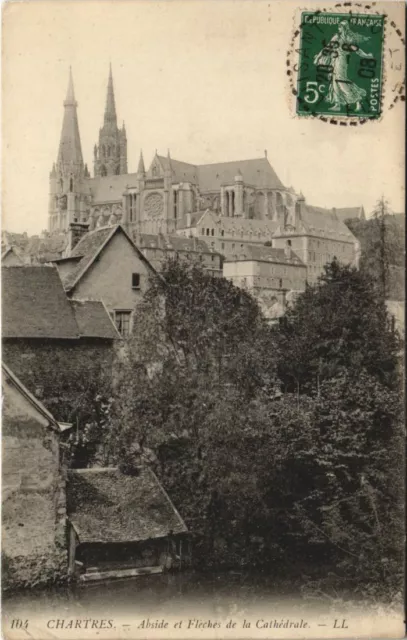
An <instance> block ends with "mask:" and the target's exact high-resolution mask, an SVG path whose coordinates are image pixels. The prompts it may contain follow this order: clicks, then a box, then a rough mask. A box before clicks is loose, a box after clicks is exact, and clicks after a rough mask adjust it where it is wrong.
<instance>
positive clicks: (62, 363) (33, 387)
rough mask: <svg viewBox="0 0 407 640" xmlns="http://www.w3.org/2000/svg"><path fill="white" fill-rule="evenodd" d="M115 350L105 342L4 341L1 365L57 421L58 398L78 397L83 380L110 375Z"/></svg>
mask: <svg viewBox="0 0 407 640" xmlns="http://www.w3.org/2000/svg"><path fill="white" fill-rule="evenodd" d="M114 358H115V349H114V347H113V345H112V342H111V341H108V340H96V339H94V340H91V339H89V338H87V339H84V338H83V339H81V340H34V339H31V340H30V339H4V340H3V361H4V362H5V363H6V365H8V366H9V367H10V369H11V370H12V371H13V373H15V375H17V376H18V377H19V378H20V380H21V381H22V383H23V384H24V385H25V386H26V387H27V388H28V390H29V391H31V392H32V393H33V394H34V395H35V396H36V397H38V398H39V399H40V400H41V401H42V402H44V404H45V405H46V406H47V408H49V409H50V410H51V411H52V412H53V414H54V417H55V418H56V419H57V420H61V421H64V420H65V419H66V417H65V416H64V415H58V402H55V400H58V395H59V394H61V393H64V392H65V391H66V392H67V393H68V392H70V393H71V394H72V393H75V389H77V391H78V393H80V391H81V388H82V386H83V384H84V380H85V381H86V379H87V378H88V377H89V376H91V377H92V378H96V376H97V375H98V374H99V372H100V371H101V370H103V371H105V372H106V373H107V374H108V373H109V371H112V367H113V361H114Z"/></svg>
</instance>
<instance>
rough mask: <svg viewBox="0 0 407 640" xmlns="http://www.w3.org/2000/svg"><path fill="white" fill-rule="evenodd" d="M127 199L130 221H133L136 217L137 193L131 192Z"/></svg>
mask: <svg viewBox="0 0 407 640" xmlns="http://www.w3.org/2000/svg"><path fill="white" fill-rule="evenodd" d="M129 199H130V222H134V221H135V219H136V202H137V194H136V193H131V194H130V196H129Z"/></svg>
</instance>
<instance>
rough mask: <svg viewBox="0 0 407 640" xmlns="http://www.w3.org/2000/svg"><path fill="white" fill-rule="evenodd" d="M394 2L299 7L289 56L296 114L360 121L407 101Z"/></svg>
mask: <svg viewBox="0 0 407 640" xmlns="http://www.w3.org/2000/svg"><path fill="white" fill-rule="evenodd" d="M394 4H395V3H383V2H381V3H374V2H373V3H371V4H365V3H360V2H338V3H335V4H333V3H332V4H330V5H329V4H326V5H325V6H324V5H321V4H320V3H319V6H318V8H314V9H312V7H303V8H301V9H297V10H296V11H295V13H294V16H293V31H292V35H291V41H290V47H289V49H288V51H287V59H286V74H287V80H288V85H287V89H288V91H289V94H288V96H289V97H288V100H289V104H290V110H291V114H292V116H293V117H296V118H301V119H304V118H311V119H318V120H320V121H322V122H324V123H328V124H332V125H336V126H358V125H364V124H366V123H369V122H370V123H375V122H380V121H381V120H382V118H383V117H384V116H385V115H386V113H388V112H389V111H391V110H393V109H394V108H395V107H396V106H397V103H401V102H405V37H404V28H403V26H400V25H398V24H396V21H398V17H399V13H397V12H396V11H395V10H394V9H395V8H394V7H393V5H394Z"/></svg>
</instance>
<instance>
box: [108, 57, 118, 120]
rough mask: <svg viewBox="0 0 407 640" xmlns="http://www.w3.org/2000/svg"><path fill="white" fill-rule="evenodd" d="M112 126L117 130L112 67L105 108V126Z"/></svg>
mask: <svg viewBox="0 0 407 640" xmlns="http://www.w3.org/2000/svg"><path fill="white" fill-rule="evenodd" d="M107 124H110V125H113V127H115V128H117V116H116V104H115V100H114V89H113V74H112V65H111V64H110V66H109V80H108V83H107V96H106V107H105V125H107Z"/></svg>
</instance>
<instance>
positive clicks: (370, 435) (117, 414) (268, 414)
mask: <svg viewBox="0 0 407 640" xmlns="http://www.w3.org/2000/svg"><path fill="white" fill-rule="evenodd" d="M397 349H398V342H397V336H395V335H394V334H393V332H392V331H391V330H390V328H389V326H388V319H387V316H386V310H385V306H384V301H383V300H381V299H380V298H378V296H377V295H376V292H375V287H374V283H372V282H371V280H370V279H369V278H368V277H367V276H366V274H363V273H360V272H357V271H356V270H355V269H352V268H350V267H343V266H340V265H339V264H338V263H337V262H336V261H334V262H333V263H332V264H331V265H328V267H327V268H326V271H325V275H324V276H323V277H322V278H321V280H320V282H319V283H318V284H317V285H316V286H314V287H310V288H308V289H307V291H306V292H305V293H304V294H303V295H302V296H300V297H299V299H298V301H297V303H296V305H295V307H294V308H293V309H292V310H290V311H289V312H288V313H287V317H286V322H285V323H283V324H282V325H281V326H279V327H277V328H273V329H271V328H270V327H269V326H268V325H267V324H266V323H265V321H264V319H263V318H262V316H261V313H260V311H259V309H258V306H257V304H256V302H255V301H254V300H253V299H252V298H251V297H250V296H249V295H248V294H247V293H245V292H241V291H239V290H236V289H235V288H234V287H233V286H232V285H231V284H230V283H227V282H226V281H223V280H221V279H220V280H215V279H213V278H211V276H209V275H208V274H206V273H205V272H204V271H203V270H202V269H200V268H199V267H197V266H196V265H191V266H185V265H181V264H179V263H178V262H177V261H169V262H167V263H166V265H165V267H164V270H163V278H162V279H161V277H156V278H155V279H154V280H153V282H152V286H151V288H150V290H149V292H148V293H147V294H146V296H145V299H144V304H143V306H142V307H141V308H139V310H138V314H137V321H136V327H135V335H134V337H133V339H132V340H131V342H130V344H129V345H128V352H127V359H126V362H125V363H124V364H123V366H122V368H121V375H120V378H119V380H118V384H117V388H116V392H117V397H116V400H115V404H114V406H113V413H114V420H113V424H114V427H113V429H112V430H111V432H110V443H111V445H112V446H113V448H112V449H111V451H110V455H111V456H112V459H114V458H116V460H118V461H119V462H120V464H121V465H122V468H123V469H124V470H127V472H131V471H132V469H133V468H134V466H137V464H139V463H140V461H142V462H144V463H146V464H151V465H152V466H153V467H154V469H155V470H156V472H157V473H158V475H159V476H160V478H161V480H162V482H163V484H164V486H165V488H166V490H167V491H168V492H169V494H170V496H171V498H172V499H173V501H174V503H175V504H176V506H177V508H178V509H179V511H180V512H181V514H182V516H183V517H184V519H185V521H186V524H187V526H188V527H189V530H190V531H191V536H192V538H193V540H194V560H195V563H196V564H197V565H199V566H201V567H211V566H216V567H219V566H221V565H227V566H249V567H251V566H258V567H262V568H267V567H268V568H270V567H271V566H273V568H274V570H275V569H276V567H278V566H280V567H282V566H285V567H286V566H287V564H288V560H287V559H290V560H291V570H292V567H293V566H294V565H296V564H297V565H300V566H304V558H306V562H307V563H308V568H309V569H311V568H312V567H314V572H315V567H317V568H318V567H324V572H323V574H322V573H320V574H319V575H318V576H317V582H318V585H319V587H318V588H319V589H320V590H321V589H322V590H325V591H327V590H328V589H329V588H330V586H329V584H328V583H329V582H330V583H331V584H334V585H335V588H339V589H343V585H345V584H346V585H347V587H348V589H351V590H352V593H353V594H355V593H356V592H357V589H363V590H364V591H363V594H362V595H366V594H370V595H372V593H374V594H375V595H377V597H380V598H384V597H388V598H390V597H391V595H392V594H394V593H396V592H397V591H398V590H400V571H399V567H400V566H401V549H402V540H401V536H400V532H401V531H402V517H403V508H402V486H401V483H400V478H401V469H402V462H403V461H402V457H401V453H400V452H401V450H402V449H401V446H402V445H401V443H402V439H403V427H402V420H401V416H402V407H401V404H400V400H399V388H398V375H397V357H396V354H397ZM277 374H279V375H280V376H281V383H282V384H283V385H284V386H285V393H284V394H281V393H280V392H279V386H280V381H279V380H278V379H277ZM299 391H300V393H298V392H299ZM327 567H332V568H335V569H334V571H332V572H331V575H330V576H328V577H327ZM316 571H318V569H316ZM314 578H315V576H314Z"/></svg>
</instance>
